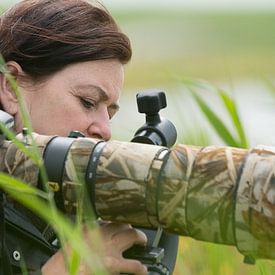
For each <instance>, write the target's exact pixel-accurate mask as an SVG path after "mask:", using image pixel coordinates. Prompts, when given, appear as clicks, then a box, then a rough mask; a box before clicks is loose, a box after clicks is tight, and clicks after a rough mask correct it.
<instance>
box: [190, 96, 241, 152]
mask: <svg viewBox="0 0 275 275" xmlns="http://www.w3.org/2000/svg"><path fill="white" fill-rule="evenodd" d="M192 95H193V97H194V99H195V100H196V102H197V104H198V105H199V107H200V109H201V110H202V112H203V113H204V115H205V116H206V118H207V119H208V121H209V122H210V124H211V125H212V126H213V127H214V129H215V131H216V133H217V134H218V135H219V136H220V138H221V139H222V140H223V141H224V142H225V143H226V144H227V145H229V146H234V147H240V144H239V142H238V141H237V140H235V138H234V137H233V136H232V135H231V133H230V132H229V130H228V129H227V127H226V126H225V125H224V123H223V122H222V121H221V119H219V117H218V116H217V115H216V114H215V113H214V112H213V111H212V110H211V109H210V108H209V107H208V106H207V104H206V103H205V102H204V100H203V99H202V98H201V97H199V96H198V95H196V94H195V93H194V92H192Z"/></svg>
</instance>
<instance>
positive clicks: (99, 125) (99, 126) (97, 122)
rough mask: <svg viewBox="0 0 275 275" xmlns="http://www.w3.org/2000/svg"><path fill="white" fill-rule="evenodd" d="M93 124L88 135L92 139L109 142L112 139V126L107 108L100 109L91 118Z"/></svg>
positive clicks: (88, 130)
mask: <svg viewBox="0 0 275 275" xmlns="http://www.w3.org/2000/svg"><path fill="white" fill-rule="evenodd" d="M91 117H92V118H91V120H92V121H91V123H90V125H89V127H88V129H87V135H88V136H89V137H92V138H98V139H103V140H106V141H107V140H109V139H110V138H111V134H112V132H111V125H110V118H109V113H108V109H107V107H105V106H104V107H103V106H102V107H100V108H98V109H97V111H96V112H94V113H93V114H92V116H91Z"/></svg>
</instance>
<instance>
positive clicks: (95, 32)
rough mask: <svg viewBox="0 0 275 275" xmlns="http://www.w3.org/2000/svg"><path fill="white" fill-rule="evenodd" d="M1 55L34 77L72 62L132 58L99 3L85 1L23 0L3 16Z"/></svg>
mask: <svg viewBox="0 0 275 275" xmlns="http://www.w3.org/2000/svg"><path fill="white" fill-rule="evenodd" d="M0 20H1V21H0V54H2V56H3V58H4V60H5V61H6V62H7V61H10V60H13V61H16V62H18V63H19V64H20V65H21V67H22V69H23V71H24V72H25V73H27V74H28V75H29V76H31V77H32V78H33V79H39V78H41V77H45V76H48V75H51V74H52V73H54V72H57V71H58V70H60V69H62V68H63V67H65V66H66V65H68V64H71V63H75V62H80V61H91V60H99V59H110V58H115V59H118V60H119V61H120V62H121V63H122V64H125V63H127V62H128V61H129V60H130V58H131V54H132V52H131V46H130V42H129V39H128V37H127V36H126V35H125V34H123V33H122V32H121V31H120V30H119V28H118V26H117V24H116V23H115V21H114V19H113V18H112V17H111V15H110V14H109V13H108V12H107V10H106V9H104V8H103V7H102V6H100V5H99V4H96V3H95V4H91V3H88V2H86V1H84V0H23V1H21V2H20V3H18V4H17V5H15V6H13V7H12V8H11V9H9V10H8V11H6V12H5V13H4V14H3V15H2V16H1V17H0Z"/></svg>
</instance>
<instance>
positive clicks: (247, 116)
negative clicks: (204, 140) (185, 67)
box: [112, 80, 275, 146]
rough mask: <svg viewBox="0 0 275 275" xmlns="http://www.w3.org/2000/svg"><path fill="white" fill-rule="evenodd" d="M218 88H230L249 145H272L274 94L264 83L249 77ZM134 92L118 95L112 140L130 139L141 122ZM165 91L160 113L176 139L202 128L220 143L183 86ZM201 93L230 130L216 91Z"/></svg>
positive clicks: (273, 144)
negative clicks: (175, 134) (163, 104)
mask: <svg viewBox="0 0 275 275" xmlns="http://www.w3.org/2000/svg"><path fill="white" fill-rule="evenodd" d="M219 88H223V89H224V90H226V91H229V92H230V93H231V95H232V96H233V98H234V99H235V102H236V104H237V106H238V110H239V114H240V117H241V120H242V122H243V125H244V129H245V132H246V134H247V137H248V140H249V143H250V145H251V146H254V145H257V144H266V145H272V146H275V138H274V136H275V94H274V95H273V94H272V92H271V91H270V90H268V89H267V87H265V86H264V84H263V83H261V82H258V81H252V80H243V81H238V82H237V83H234V88H232V87H231V88H230V87H229V86H228V85H227V84H224V83H221V84H220V85H219ZM135 92H137V91H134V92H133V91H128V92H125V93H124V94H123V96H122V97H121V101H120V105H121V109H120V112H119V113H118V115H117V116H116V117H115V118H114V120H113V122H112V127H113V138H114V139H123V140H126V141H128V140H130V139H131V138H132V137H133V135H134V132H135V131H136V130H137V129H138V127H140V126H141V125H142V124H143V123H144V119H145V118H144V115H141V114H139V113H138V111H137V107H136V101H135ZM165 92H166V97H167V103H168V107H167V108H166V109H164V110H162V111H161V112H160V113H161V115H162V116H165V117H166V118H168V119H170V120H171V121H172V122H173V123H174V124H175V126H176V128H177V131H178V134H179V139H178V140H177V142H182V140H181V137H183V136H184V135H185V134H188V131H192V132H194V133H196V131H198V129H201V130H202V131H205V132H206V133H207V135H209V136H210V142H211V144H218V145H221V144H223V143H222V141H221V140H220V139H219V138H218V136H217V135H216V134H215V132H214V130H213V129H212V127H211V126H210V125H209V123H208V121H207V120H206V118H205V117H204V115H203V114H202V113H201V111H200V109H199V107H198V106H197V105H196V103H195V102H194V100H193V99H192V97H191V96H190V93H189V92H188V91H187V90H186V89H185V88H184V87H179V86H178V87H171V88H169V89H166V91H165ZM200 95H202V96H203V98H204V99H205V101H207V102H208V104H209V105H210V106H211V107H212V108H213V110H214V111H215V112H216V113H217V114H218V115H219V117H221V118H222V119H223V121H225V123H226V125H228V127H229V128H230V129H232V131H233V127H232V125H231V121H230V119H229V116H228V114H227V113H226V111H225V109H224V107H223V105H222V103H221V101H220V100H219V98H218V96H217V94H216V93H215V92H213V91H205V92H203V93H200ZM194 142H195V141H194Z"/></svg>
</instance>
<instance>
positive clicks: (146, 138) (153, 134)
mask: <svg viewBox="0 0 275 275" xmlns="http://www.w3.org/2000/svg"><path fill="white" fill-rule="evenodd" d="M136 99H137V105H138V111H139V112H140V113H144V114H145V115H146V117H145V120H146V122H145V124H144V125H143V126H141V127H140V128H139V129H138V130H137V131H136V133H135V135H134V138H133V139H132V140H131V141H132V142H138V143H147V144H154V145H161V146H166V147H171V146H173V145H174V144H175V142H176V139H177V131H176V128H175V126H174V124H173V123H172V122H171V121H169V120H168V119H166V118H163V117H161V116H160V115H159V111H160V110H161V109H163V108H165V107H166V106H167V103H166V96H165V93H164V92H162V91H159V90H149V91H144V92H140V93H138V94H137V96H136Z"/></svg>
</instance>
